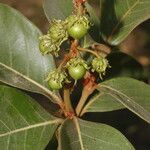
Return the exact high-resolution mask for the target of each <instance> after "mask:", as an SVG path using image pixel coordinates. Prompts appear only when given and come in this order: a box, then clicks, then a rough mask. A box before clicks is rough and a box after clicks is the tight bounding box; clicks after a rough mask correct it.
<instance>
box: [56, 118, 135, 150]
mask: <svg viewBox="0 0 150 150" xmlns="http://www.w3.org/2000/svg"><path fill="white" fill-rule="evenodd" d="M58 143H59V147H58V150H110V149H114V150H134V148H133V146H132V145H131V144H130V142H129V141H128V140H127V139H126V138H125V137H124V136H123V135H122V134H121V133H120V132H119V131H118V130H116V129H114V128H113V127H110V126H108V125H105V124H101V123H93V122H89V121H84V120H81V119H78V118H75V117H74V118H73V119H67V120H66V121H65V122H64V123H63V124H62V125H61V126H60V128H59V132H58Z"/></svg>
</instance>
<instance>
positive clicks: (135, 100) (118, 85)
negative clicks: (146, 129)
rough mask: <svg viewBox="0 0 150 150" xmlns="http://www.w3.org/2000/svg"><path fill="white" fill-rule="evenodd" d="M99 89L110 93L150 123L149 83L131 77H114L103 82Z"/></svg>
mask: <svg viewBox="0 0 150 150" xmlns="http://www.w3.org/2000/svg"><path fill="white" fill-rule="evenodd" d="M98 90H99V91H101V92H104V93H105V94H108V95H110V96H111V97H113V98H114V99H115V100H116V101H118V102H120V103H121V104H123V105H124V106H125V107H126V108H128V109H129V110H131V111H132V112H133V113H135V114H137V115H138V116H139V117H141V118H142V119H144V120H145V121H147V122H149V123H150V100H149V98H150V86H149V85H148V84H145V83H143V82H141V81H138V80H135V79H131V78H114V79H111V80H108V81H105V82H102V83H101V84H100V85H99V86H98ZM106 100H107V99H106Z"/></svg>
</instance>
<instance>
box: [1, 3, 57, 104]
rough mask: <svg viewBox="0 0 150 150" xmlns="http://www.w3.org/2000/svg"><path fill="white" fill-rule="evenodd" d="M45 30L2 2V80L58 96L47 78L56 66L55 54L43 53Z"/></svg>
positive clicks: (33, 90)
mask: <svg viewBox="0 0 150 150" xmlns="http://www.w3.org/2000/svg"><path fill="white" fill-rule="evenodd" d="M40 35H41V32H40V31H39V30H38V29H37V28H36V27H35V26H34V25H33V24H32V23H30V22H29V21H28V20H27V19H26V18H25V17H24V16H23V15H21V14H20V13H19V12H17V11H16V10H14V9H13V8H10V7H8V6H6V5H3V4H0V36H1V38H0V81H1V82H4V83H6V84H9V85H12V86H15V87H18V88H21V89H25V90H29V91H32V92H37V93H41V94H44V95H46V96H48V97H53V98H51V100H52V101H54V102H55V100H56V99H58V98H55V100H54V97H55V95H54V94H53V93H52V92H51V91H49V89H48V85H47V82H45V81H44V80H45V78H46V77H47V75H48V73H49V71H51V70H53V69H54V68H55V64H54V60H53V58H52V56H50V55H49V56H42V55H41V53H40V52H39V48H38V47H39V46H38V45H39V42H38V38H39V36H40Z"/></svg>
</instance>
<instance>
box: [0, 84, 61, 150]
mask: <svg viewBox="0 0 150 150" xmlns="http://www.w3.org/2000/svg"><path fill="white" fill-rule="evenodd" d="M0 116H1V117H0V148H1V149H3V150H7V149H8V150H9V149H10V150H22V149H24V150H43V149H44V148H45V147H46V145H47V144H48V142H49V140H50V139H51V138H52V136H53V134H54V132H55V130H56V128H57V126H58V125H59V124H60V123H61V121H62V120H61V119H59V118H56V117H53V116H52V115H50V114H49V113H47V112H46V111H45V110H44V109H43V108H42V107H41V106H40V105H39V104H38V103H37V102H35V100H34V99H32V98H31V97H29V96H27V95H25V94H24V93H23V92H21V91H19V90H16V89H14V88H11V87H7V86H2V85H1V86H0Z"/></svg>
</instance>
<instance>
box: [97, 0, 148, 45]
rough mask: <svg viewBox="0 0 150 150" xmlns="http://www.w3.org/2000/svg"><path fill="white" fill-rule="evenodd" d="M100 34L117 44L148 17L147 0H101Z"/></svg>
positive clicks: (106, 39) (109, 41)
mask: <svg viewBox="0 0 150 150" xmlns="http://www.w3.org/2000/svg"><path fill="white" fill-rule="evenodd" d="M100 9H102V10H101V17H100V20H101V25H100V28H101V34H102V36H103V38H104V39H105V41H107V42H108V43H110V44H112V45H118V44H119V43H120V42H122V41H123V40H124V39H125V38H126V37H127V36H128V35H129V33H130V32H131V31H132V30H133V29H134V28H135V27H136V26H137V25H139V24H140V23H142V22H143V21H145V20H147V19H149V18H150V1H149V0H123V1H122V0H101V5H100Z"/></svg>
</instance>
